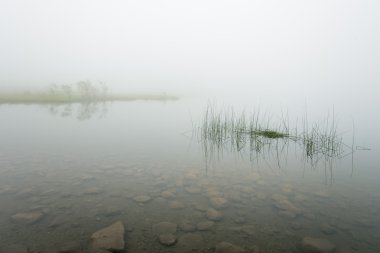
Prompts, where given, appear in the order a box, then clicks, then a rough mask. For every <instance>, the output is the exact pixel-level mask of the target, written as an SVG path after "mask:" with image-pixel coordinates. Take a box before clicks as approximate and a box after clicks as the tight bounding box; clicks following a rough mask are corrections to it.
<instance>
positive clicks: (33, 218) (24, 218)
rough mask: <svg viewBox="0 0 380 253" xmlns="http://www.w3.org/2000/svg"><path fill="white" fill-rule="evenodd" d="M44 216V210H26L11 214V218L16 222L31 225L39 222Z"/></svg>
mask: <svg viewBox="0 0 380 253" xmlns="http://www.w3.org/2000/svg"><path fill="white" fill-rule="evenodd" d="M43 216H44V214H43V213H42V212H25V213H16V214H14V215H12V216H11V219H12V221H13V222H15V223H19V224H25V225H29V224H33V223H36V222H38V221H39V220H41V219H42V218H43Z"/></svg>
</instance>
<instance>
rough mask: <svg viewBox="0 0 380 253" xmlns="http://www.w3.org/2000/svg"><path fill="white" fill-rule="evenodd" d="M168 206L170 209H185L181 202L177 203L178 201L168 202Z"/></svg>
mask: <svg viewBox="0 0 380 253" xmlns="http://www.w3.org/2000/svg"><path fill="white" fill-rule="evenodd" d="M169 206H170V208H172V209H183V208H185V204H183V203H182V202H179V201H172V202H170V204H169Z"/></svg>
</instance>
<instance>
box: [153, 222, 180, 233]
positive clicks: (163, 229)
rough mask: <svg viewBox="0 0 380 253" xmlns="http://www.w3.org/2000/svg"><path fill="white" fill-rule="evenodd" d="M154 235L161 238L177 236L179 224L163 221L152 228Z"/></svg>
mask: <svg viewBox="0 0 380 253" xmlns="http://www.w3.org/2000/svg"><path fill="white" fill-rule="evenodd" d="M152 230H153V234H155V235H157V236H159V235H162V234H175V233H176V232H177V224H175V223H172V222H167V221H163V222H160V223H157V224H154V225H153V226H152Z"/></svg>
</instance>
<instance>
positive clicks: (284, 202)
mask: <svg viewBox="0 0 380 253" xmlns="http://www.w3.org/2000/svg"><path fill="white" fill-rule="evenodd" d="M272 200H273V205H274V206H275V207H277V208H278V209H280V210H283V211H289V212H293V213H295V214H300V213H301V212H300V210H299V209H298V208H297V207H296V206H294V205H293V204H292V203H291V202H290V201H289V200H288V199H287V198H286V197H285V196H282V195H279V194H274V195H273V196H272Z"/></svg>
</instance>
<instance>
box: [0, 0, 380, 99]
mask: <svg viewBox="0 0 380 253" xmlns="http://www.w3.org/2000/svg"><path fill="white" fill-rule="evenodd" d="M379 13H380V1H378V0H337V1H334V0H265V1H264V0H263V1H255V0H249V1H241V0H234V1H232V0H231V1H222V0H202V1H201V0H192V1H183V0H135V1H127V0H124V1H121V0H120V1H119V0H111V1H105V0H104V1H101V0H33V1H30V0H1V1H0V32H1V39H0V87H4V88H6V87H8V88H9V87H11V88H12V87H23V88H25V87H26V88H31V87H41V86H42V87H43V86H47V85H49V84H51V83H58V84H62V83H75V82H77V81H79V80H87V79H89V80H92V81H95V82H96V81H103V82H105V83H107V85H108V86H110V87H111V88H112V89H114V90H126V91H139V92H144V91H153V92H162V91H166V92H170V93H179V94H186V93H201V92H209V93H211V92H216V93H224V94H229V93H233V92H242V93H247V92H255V93H260V92H261V93H263V94H265V93H267V94H269V93H270V92H271V91H273V90H275V91H276V92H278V93H279V94H288V95H290V94H295V93H297V94H308V93H323V92H326V90H327V91H328V92H332V93H334V92H337V91H344V92H346V93H347V94H356V95H358V94H361V95H362V96H363V97H366V96H370V97H372V98H375V95H374V94H375V93H376V92H378V91H379V88H377V86H378V85H379V81H380V67H379V66H380V49H379V45H380V32H379V31H380V15H379ZM378 93H379V92H378Z"/></svg>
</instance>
